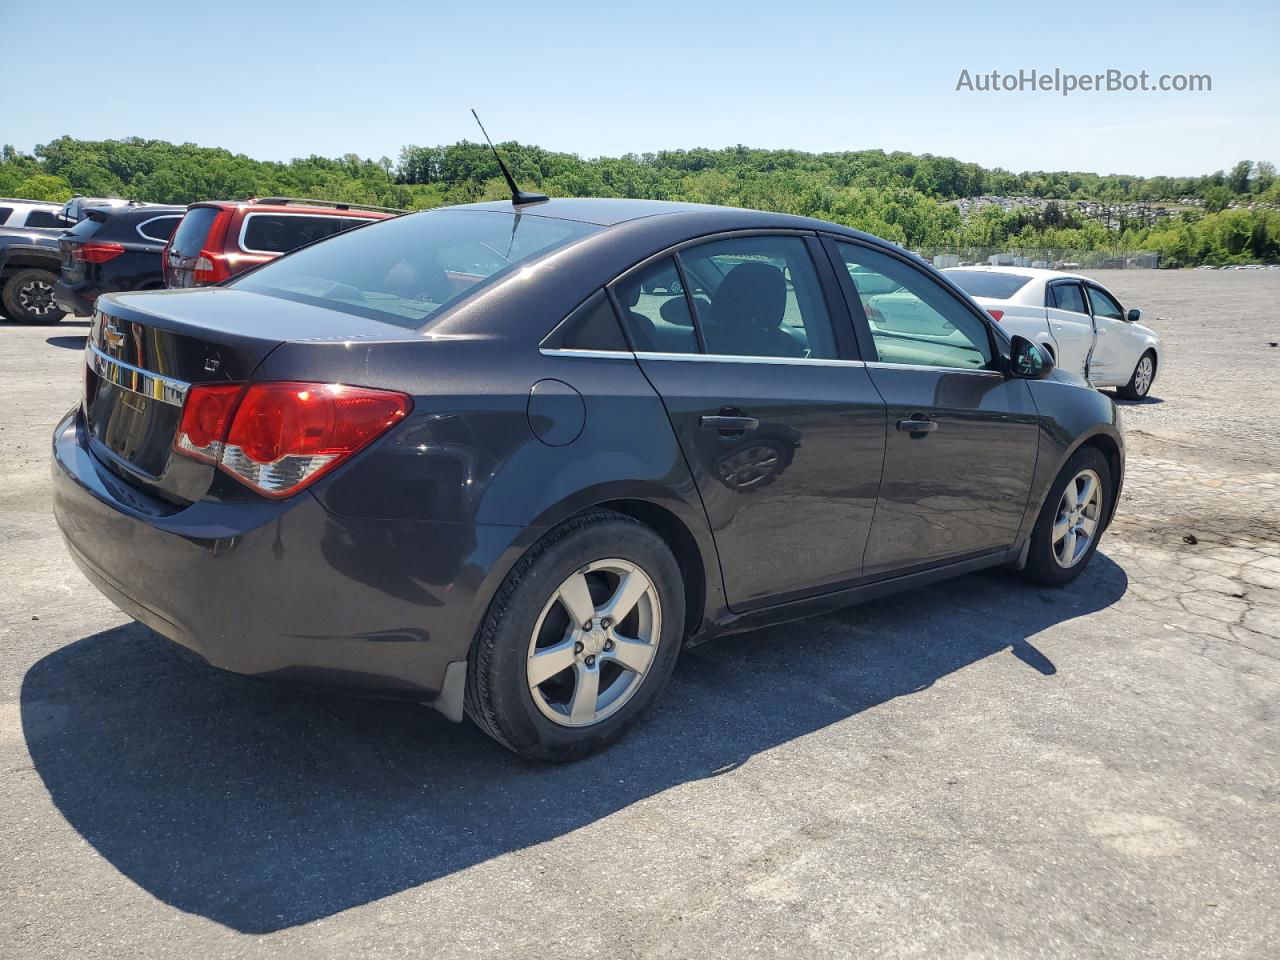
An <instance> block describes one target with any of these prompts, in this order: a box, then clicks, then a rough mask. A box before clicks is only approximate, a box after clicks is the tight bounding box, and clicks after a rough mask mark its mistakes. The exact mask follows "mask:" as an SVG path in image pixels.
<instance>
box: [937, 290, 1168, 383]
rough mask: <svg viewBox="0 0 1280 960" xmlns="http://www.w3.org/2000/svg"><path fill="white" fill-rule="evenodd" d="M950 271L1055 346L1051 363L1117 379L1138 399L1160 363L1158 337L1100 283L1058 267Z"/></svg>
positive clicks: (1004, 321) (1015, 323) (1007, 319)
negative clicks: (1055, 268) (1059, 269)
mask: <svg viewBox="0 0 1280 960" xmlns="http://www.w3.org/2000/svg"><path fill="white" fill-rule="evenodd" d="M942 272H943V274H944V275H945V276H946V277H947V279H949V280H951V281H952V282H953V283H955V284H957V285H958V286H959V287H960V288H961V289H962V290H964V291H965V293H967V294H969V296H971V297H973V299H974V300H976V301H977V302H978V303H979V305H981V306H982V307H983V308H984V309H985V310H986V311H987V312H988V313H989V314H991V316H993V317H994V318H995V319H996V322H998V323H999V324H1000V325H1001V326H1003V327H1004V328H1005V329H1007V330H1008V331H1009V332H1010V333H1017V334H1020V335H1022V336H1024V337H1026V338H1027V339H1028V340H1031V341H1032V342H1034V343H1039V344H1042V345H1044V346H1046V347H1048V348H1049V350H1050V351H1051V352H1052V353H1053V356H1054V363H1056V364H1057V365H1058V366H1060V367H1063V368H1064V369H1067V370H1070V371H1072V372H1073V373H1078V374H1080V375H1081V376H1082V377H1084V378H1085V379H1086V380H1088V381H1089V382H1090V383H1091V384H1093V385H1094V386H1095V387H1117V388H1118V390H1117V392H1118V393H1119V394H1120V396H1122V397H1125V398H1126V399H1129V400H1141V399H1142V398H1143V397H1145V396H1146V395H1147V393H1148V392H1149V391H1150V390H1151V385H1152V384H1153V383H1155V379H1156V374H1157V373H1158V372H1159V370H1160V338H1159V337H1158V336H1156V334H1155V332H1154V331H1152V330H1150V329H1148V328H1147V327H1144V326H1143V325H1142V324H1140V323H1138V318H1139V317H1140V316H1141V311H1140V310H1138V309H1137V308H1134V309H1132V310H1129V311H1128V312H1126V311H1125V309H1124V307H1122V306H1121V305H1120V301H1119V300H1117V299H1116V298H1115V297H1114V296H1113V295H1112V294H1111V293H1110V292H1109V291H1108V290H1107V289H1106V288H1105V287H1104V286H1102V284H1100V283H1098V282H1097V281H1096V280H1091V279H1089V278H1088V277H1081V276H1078V275H1076V274H1073V273H1059V272H1057V271H1056V270H1033V269H1028V268H1023V267H954V268H952V269H949V270H943V271H942Z"/></svg>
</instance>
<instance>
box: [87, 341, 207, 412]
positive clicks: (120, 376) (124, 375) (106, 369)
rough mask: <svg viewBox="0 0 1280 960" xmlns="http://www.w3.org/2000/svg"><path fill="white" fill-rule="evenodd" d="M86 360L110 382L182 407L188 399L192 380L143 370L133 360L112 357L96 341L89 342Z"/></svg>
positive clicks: (140, 394) (132, 391)
mask: <svg viewBox="0 0 1280 960" xmlns="http://www.w3.org/2000/svg"><path fill="white" fill-rule="evenodd" d="M84 359H85V363H86V364H88V366H89V369H91V370H92V371H93V372H94V373H96V374H97V375H98V376H99V377H101V378H102V379H103V380H105V381H107V382H108V383H112V384H115V385H116V386H117V387H120V388H121V389H124V390H128V391H129V392H130V393H136V394H138V395H139V396H142V397H149V398H150V399H152V400H159V401H160V402H161V403H167V404H169V405H170V406H174V407H181V406H182V405H183V404H184V403H186V401H187V391H188V390H190V389H191V384H189V383H187V382H185V381H183V380H175V379H173V378H172V377H165V376H161V375H160V374H158V373H152V372H151V371H150V370H143V369H142V368H141V367H135V366H134V365H133V364H131V363H125V362H124V361H123V360H117V359H116V358H115V357H109V356H107V355H106V354H105V353H103V352H102V351H101V350H99V349H98V348H97V347H95V346H94V345H93V344H92V343H90V344H86V349H85V352H84Z"/></svg>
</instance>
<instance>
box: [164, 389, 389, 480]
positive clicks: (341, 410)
mask: <svg viewBox="0 0 1280 960" xmlns="http://www.w3.org/2000/svg"><path fill="white" fill-rule="evenodd" d="M237 400H238V401H239V402H238V403H237ZM412 406H413V401H412V400H410V399H409V397H407V396H406V395H405V394H403V393H395V392H393V391H390V390H373V389H370V388H368V387H349V386H346V385H345V384H338V383H254V384H250V385H249V386H248V387H245V388H242V387H240V386H239V385H219V386H214V387H201V386H196V387H193V388H192V389H191V392H190V393H189V394H188V396H187V405H186V407H185V408H184V409H183V413H182V429H181V430H180V431H179V434H178V438H177V439H176V440H175V441H174V448H175V449H176V450H178V451H179V452H180V453H184V454H186V455H187V456H192V457H195V458H197V459H203V460H216V461H217V463H218V466H219V468H220V469H222V470H224V471H225V472H227V473H229V474H231V476H233V477H235V478H236V479H237V480H239V481H240V482H241V483H243V484H245V485H246V486H248V487H251V488H252V489H254V490H256V491H257V492H259V493H261V494H263V495H264V496H268V497H287V496H289V495H290V494H294V493H297V492H298V491H299V490H301V489H302V488H303V487H305V486H307V485H308V484H310V483H312V482H313V481H314V480H316V478H318V477H320V476H322V475H323V474H325V473H327V472H328V471H330V470H332V469H333V468H334V467H336V466H338V464H340V463H342V462H343V461H344V460H346V459H347V458H348V457H350V456H351V455H352V454H354V453H355V452H356V451H358V450H360V449H361V448H363V447H365V446H367V445H368V444H369V443H371V442H373V440H375V439H376V438H377V437H379V436H381V435H382V434H383V433H385V432H386V431H387V430H389V429H390V428H391V427H392V426H394V425H395V424H396V423H398V422H400V420H402V419H403V418H404V417H405V415H406V414H408V412H409V410H410V408H411V407H412ZM228 417H230V422H229V423H228ZM189 421H190V423H189ZM189 428H190V429H189ZM200 441H204V443H201V442H200Z"/></svg>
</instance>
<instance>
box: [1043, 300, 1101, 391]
mask: <svg viewBox="0 0 1280 960" xmlns="http://www.w3.org/2000/svg"><path fill="white" fill-rule="evenodd" d="M1045 313H1046V315H1047V316H1048V318H1049V331H1050V332H1051V333H1052V334H1053V339H1054V342H1055V343H1056V344H1057V345H1058V355H1057V356H1056V357H1054V358H1053V362H1054V363H1055V364H1056V365H1057V366H1059V367H1062V369H1063V370H1070V371H1071V372H1072V373H1074V374H1078V375H1079V376H1081V377H1085V378H1086V379H1087V378H1088V376H1089V373H1088V366H1089V352H1090V351H1091V350H1092V349H1093V317H1091V316H1090V315H1089V305H1088V304H1087V303H1085V299H1084V287H1082V286H1081V285H1080V281H1079V280H1055V281H1054V282H1053V283H1051V284H1049V286H1048V287H1046V288H1045Z"/></svg>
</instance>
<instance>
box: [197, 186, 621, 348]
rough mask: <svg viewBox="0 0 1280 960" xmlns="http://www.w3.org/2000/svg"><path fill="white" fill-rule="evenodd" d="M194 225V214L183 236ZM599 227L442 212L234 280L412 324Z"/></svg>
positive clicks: (328, 244) (367, 230)
mask: <svg viewBox="0 0 1280 960" xmlns="http://www.w3.org/2000/svg"><path fill="white" fill-rule="evenodd" d="M187 216H188V219H189V218H190V214H188V215H187ZM329 219H338V218H329ZM185 229H186V223H185V221H184V222H183V226H182V227H181V228H180V229H179V230H178V234H177V236H178V237H180V236H181V235H182V232H183V230H185ZM599 229H600V228H599V227H598V226H596V225H595V224H589V223H578V222H576V221H573V220H556V219H552V218H550V217H538V216H531V215H529V214H525V215H523V216H519V217H517V216H515V215H514V214H510V213H506V212H505V211H503V212H499V211H479V210H447V209H446V210H432V211H428V212H424V213H415V214H411V215H409V216H404V217H395V218H393V219H390V220H381V221H379V222H377V223H373V224H370V225H369V226H367V227H362V228H361V229H359V230H345V231H342V232H340V233H338V234H337V235H336V236H333V237H330V238H329V239H328V240H326V241H325V242H324V243H318V244H316V245H315V246H313V247H307V248H306V249H304V250H299V251H297V252H296V253H293V254H290V255H289V256H287V257H281V258H280V259H278V260H274V261H272V262H271V263H268V264H266V265H264V266H262V267H258V268H257V269H255V270H253V271H251V272H249V273H246V274H244V275H243V276H241V277H238V278H236V279H233V280H232V281H230V283H229V286H233V287H236V288H237V289H240V290H248V291H251V292H253V293H261V294H265V295H267V296H274V297H280V298H282V299H285V300H294V301H297V302H300V303H311V304H315V305H317V306H322V307H329V308H330V309H333V310H341V311H344V312H347V313H353V314H356V315H357V316H363V317H368V318H370V319H373V320H381V321H383V322H386V323H394V324H397V325H399V326H403V327H411V328H412V327H418V326H421V325H422V324H423V323H424V322H426V320H427V319H428V318H429V317H430V316H431V314H433V313H435V312H436V311H438V310H440V309H441V308H442V307H444V306H446V305H448V304H451V303H453V302H454V301H456V300H459V299H461V298H462V297H464V296H466V295H468V294H469V293H471V292H472V291H473V290H474V288H476V287H477V286H480V285H482V284H488V283H492V282H494V281H496V280H498V279H500V278H502V277H505V276H507V275H509V274H511V273H513V272H514V271H516V270H518V269H520V268H521V267H522V266H523V265H525V264H526V263H527V262H528V261H530V260H532V259H534V258H535V257H537V256H541V255H542V254H545V253H549V252H551V251H552V250H555V249H557V248H558V247H562V246H565V245H567V244H570V243H572V242H573V241H575V240H578V239H580V238H582V237H585V236H587V235H588V234H591V233H595V232H596V231H597V230H599ZM174 242H175V246H176V244H177V239H176V238H175V241H174ZM468 251H470V252H472V253H474V255H468ZM477 251H484V253H485V256H483V257H482V256H481V255H480V254H479V253H478V252H477Z"/></svg>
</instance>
